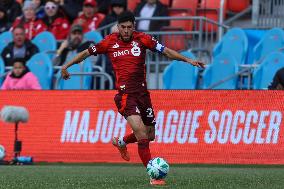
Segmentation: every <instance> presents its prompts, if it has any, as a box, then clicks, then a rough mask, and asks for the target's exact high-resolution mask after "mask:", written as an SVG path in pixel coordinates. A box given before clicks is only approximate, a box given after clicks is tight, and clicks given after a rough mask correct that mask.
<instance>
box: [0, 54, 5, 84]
mask: <svg viewBox="0 0 284 189" xmlns="http://www.w3.org/2000/svg"><path fill="white" fill-rule="evenodd" d="M4 73H5V64H4V61H3V60H2V58H0V88H1V85H2V83H3V81H4V79H5V77H4V75H3V74H4ZM1 76H2V77H1Z"/></svg>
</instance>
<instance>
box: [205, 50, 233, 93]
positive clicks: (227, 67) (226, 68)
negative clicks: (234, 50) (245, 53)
mask: <svg viewBox="0 0 284 189" xmlns="http://www.w3.org/2000/svg"><path fill="white" fill-rule="evenodd" d="M237 73H238V63H237V60H236V59H235V58H234V57H233V56H231V55H230V54H227V53H223V54H219V55H218V56H216V57H214V59H213V63H211V64H210V65H209V66H208V67H207V68H206V69H205V71H204V73H203V84H202V88H203V89H208V88H213V89H236V88H237V81H238V77H237V75H236V74H237ZM234 75H236V77H233V76H234ZM230 77H232V78H231V79H229V80H227V81H224V82H222V83H220V84H219V85H216V84H217V83H218V82H221V81H222V80H225V79H228V78H230ZM212 85H214V87H213V86H212Z"/></svg>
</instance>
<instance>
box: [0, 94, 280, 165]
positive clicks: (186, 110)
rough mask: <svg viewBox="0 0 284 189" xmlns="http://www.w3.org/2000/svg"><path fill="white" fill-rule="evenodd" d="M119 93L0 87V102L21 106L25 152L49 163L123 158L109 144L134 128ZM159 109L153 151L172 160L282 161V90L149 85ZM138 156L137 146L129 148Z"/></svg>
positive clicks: (2, 133)
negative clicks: (117, 102) (123, 110)
mask: <svg viewBox="0 0 284 189" xmlns="http://www.w3.org/2000/svg"><path fill="white" fill-rule="evenodd" d="M115 93H116V92H115V91H1V92H0V108H1V109H2V108H3V106H5V105H15V106H24V107H26V108H27V110H28V111H29V114H30V119H29V122H28V123H26V124H20V126H19V140H21V141H22V142H23V146H22V153H21V155H28V156H32V157H33V158H34V160H35V161H37V162H40V161H46V162H124V161H123V160H122V159H121V158H120V156H119V154H118V152H117V149H115V148H114V147H113V146H112V144H111V138H112V137H113V136H124V135H125V134H126V133H129V132H131V129H130V128H129V126H128V125H127V123H126V120H125V119H124V118H123V117H122V116H121V115H120V114H119V113H117V110H116V107H115V104H114V102H113V98H114V95H115ZM151 97H152V102H153V106H154V109H155V115H156V121H157V125H156V139H155V141H154V142H152V143H151V144H150V147H151V152H152V156H153V157H155V156H160V157H163V158H165V159H166V160H168V161H169V162H170V163H222V164H284V128H283V126H284V121H283V118H282V117H283V114H284V93H283V92H280V91H163V90H159V91H151ZM13 142H14V125H13V124H7V123H4V122H2V121H1V122H0V144H2V145H3V146H5V148H6V151H7V157H6V159H11V158H12V156H13V145H14V144H13ZM128 149H129V152H130V155H131V161H130V162H132V163H133V162H140V159H139V156H138V153H137V145H136V144H130V145H129V146H128Z"/></svg>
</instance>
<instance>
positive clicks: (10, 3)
mask: <svg viewBox="0 0 284 189" xmlns="http://www.w3.org/2000/svg"><path fill="white" fill-rule="evenodd" d="M0 6H2V7H4V9H5V11H6V13H7V18H8V23H9V24H12V23H13V22H14V21H15V20H16V18H17V17H18V16H20V15H21V14H22V9H21V5H20V4H19V3H18V2H17V1H16V0H1V1H0Z"/></svg>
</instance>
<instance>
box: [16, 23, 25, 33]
mask: <svg viewBox="0 0 284 189" xmlns="http://www.w3.org/2000/svg"><path fill="white" fill-rule="evenodd" d="M16 29H21V30H23V31H25V30H26V29H25V28H24V26H23V25H22V24H19V25H17V26H16V27H14V28H13V32H14V31H15V30H16Z"/></svg>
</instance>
